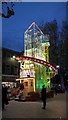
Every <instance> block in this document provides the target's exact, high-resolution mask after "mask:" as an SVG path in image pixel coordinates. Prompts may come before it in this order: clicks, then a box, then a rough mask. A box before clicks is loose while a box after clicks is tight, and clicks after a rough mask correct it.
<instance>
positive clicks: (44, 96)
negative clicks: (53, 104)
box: [41, 85, 46, 109]
mask: <svg viewBox="0 0 68 120" xmlns="http://www.w3.org/2000/svg"><path fill="white" fill-rule="evenodd" d="M41 99H42V102H43V109H45V108H46V88H45V85H43V86H42V90H41Z"/></svg>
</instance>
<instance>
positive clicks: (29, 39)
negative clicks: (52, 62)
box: [20, 22, 53, 91]
mask: <svg viewBox="0 0 68 120" xmlns="http://www.w3.org/2000/svg"><path fill="white" fill-rule="evenodd" d="M49 46H50V44H49V36H48V35H44V34H43V32H42V31H41V30H40V28H39V27H38V26H37V25H36V23H35V22H33V23H32V24H31V25H30V26H29V27H28V29H27V30H26V31H25V33H24V56H28V57H33V58H37V59H40V60H44V61H46V62H49ZM22 71H23V72H22ZM52 72H53V71H52V69H51V68H50V67H48V66H44V65H42V64H39V63H36V62H34V61H28V60H24V61H22V62H21V66H20V78H21V77H22V78H27V79H28V81H29V80H30V81H31V86H34V87H33V89H34V91H36V90H40V89H41V88H42V85H43V84H45V86H46V88H47V89H50V78H51V73H52ZM32 78H33V79H34V80H33V81H32ZM29 85H30V83H29ZM29 89H30V88H29Z"/></svg>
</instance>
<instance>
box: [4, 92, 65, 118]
mask: <svg viewBox="0 0 68 120" xmlns="http://www.w3.org/2000/svg"><path fill="white" fill-rule="evenodd" d="M5 109H6V110H4V111H3V112H2V118H66V93H63V94H58V95H55V96H54V98H50V99H47V104H46V110H44V109H42V102H18V101H14V100H11V101H10V102H9V104H8V105H6V107H5Z"/></svg>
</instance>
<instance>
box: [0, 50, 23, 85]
mask: <svg viewBox="0 0 68 120" xmlns="http://www.w3.org/2000/svg"><path fill="white" fill-rule="evenodd" d="M21 54H22V55H23V53H20V52H17V51H14V50H10V49H7V48H2V84H6V85H8V86H12V87H13V86H14V85H15V82H16V78H19V77H20V72H19V68H20V63H19V62H18V61H16V60H15V59H14V57H15V56H20V55H21Z"/></svg>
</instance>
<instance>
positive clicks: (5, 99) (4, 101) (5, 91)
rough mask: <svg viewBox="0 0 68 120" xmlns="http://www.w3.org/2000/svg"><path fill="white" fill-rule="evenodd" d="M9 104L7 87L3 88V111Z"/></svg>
mask: <svg viewBox="0 0 68 120" xmlns="http://www.w3.org/2000/svg"><path fill="white" fill-rule="evenodd" d="M7 104H8V99H7V88H6V87H5V86H2V109H3V110H4V108H5V105H7Z"/></svg>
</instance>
